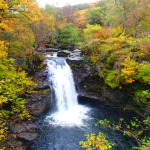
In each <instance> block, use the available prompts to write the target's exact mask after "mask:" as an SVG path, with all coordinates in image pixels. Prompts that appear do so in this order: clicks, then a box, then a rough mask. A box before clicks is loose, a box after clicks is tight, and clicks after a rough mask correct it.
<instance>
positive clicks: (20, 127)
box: [10, 125, 26, 133]
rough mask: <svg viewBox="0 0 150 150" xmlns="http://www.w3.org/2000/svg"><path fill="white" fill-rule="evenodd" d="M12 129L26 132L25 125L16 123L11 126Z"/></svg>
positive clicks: (17, 131)
mask: <svg viewBox="0 0 150 150" xmlns="http://www.w3.org/2000/svg"><path fill="white" fill-rule="evenodd" d="M10 130H11V131H13V132H14V133H22V132H25V131H26V129H25V127H24V126H23V125H15V126H12V127H10Z"/></svg>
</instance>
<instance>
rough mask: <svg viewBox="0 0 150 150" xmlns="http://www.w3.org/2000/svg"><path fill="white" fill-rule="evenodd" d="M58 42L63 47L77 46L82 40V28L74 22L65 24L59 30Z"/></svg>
mask: <svg viewBox="0 0 150 150" xmlns="http://www.w3.org/2000/svg"><path fill="white" fill-rule="evenodd" d="M57 38H58V43H59V44H60V47H61V48H69V49H73V48H75V47H76V46H77V45H78V43H79V42H80V41H81V38H80V30H79V29H78V28H76V27H75V26H74V25H73V24H72V23H68V24H64V25H63V26H62V27H61V28H60V29H59V32H58V37H57Z"/></svg>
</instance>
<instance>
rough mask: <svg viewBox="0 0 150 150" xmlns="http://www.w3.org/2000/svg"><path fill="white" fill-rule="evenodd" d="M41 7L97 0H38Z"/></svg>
mask: <svg viewBox="0 0 150 150" xmlns="http://www.w3.org/2000/svg"><path fill="white" fill-rule="evenodd" d="M36 1H37V2H38V4H39V6H40V7H44V6H45V5H46V4H50V5H55V6H58V7H62V6H65V5H66V4H70V5H75V4H82V3H89V2H95V1H97V0H36Z"/></svg>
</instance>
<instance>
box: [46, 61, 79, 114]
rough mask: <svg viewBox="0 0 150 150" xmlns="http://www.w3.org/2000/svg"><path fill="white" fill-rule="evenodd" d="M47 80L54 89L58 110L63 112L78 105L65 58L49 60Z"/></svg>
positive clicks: (70, 72)
mask: <svg viewBox="0 0 150 150" xmlns="http://www.w3.org/2000/svg"><path fill="white" fill-rule="evenodd" d="M47 65H48V70H49V81H50V83H51V89H53V91H54V97H55V101H56V107H57V111H58V112H63V111H67V110H69V109H71V107H73V106H76V105H78V102H77V93H76V90H75V86H74V81H73V75H72V71H71V69H70V67H69V65H68V64H67V63H66V61H65V60H61V61H60V59H59V61H58V60H57V59H55V61H54V60H49V61H48V63H47Z"/></svg>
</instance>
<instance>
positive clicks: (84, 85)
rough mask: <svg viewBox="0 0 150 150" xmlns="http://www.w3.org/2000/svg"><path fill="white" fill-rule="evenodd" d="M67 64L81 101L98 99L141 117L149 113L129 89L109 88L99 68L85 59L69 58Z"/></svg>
mask: <svg viewBox="0 0 150 150" xmlns="http://www.w3.org/2000/svg"><path fill="white" fill-rule="evenodd" d="M67 63H68V64H69V65H70V66H71V68H72V72H73V75H74V80H75V84H76V89H77V91H78V94H79V99H80V98H83V97H84V100H86V98H90V99H97V100H99V101H100V102H103V103H105V104H107V105H110V106H112V107H115V108H121V109H126V110H131V111H134V112H136V113H138V114H140V115H143V112H145V113H147V112H148V110H149V109H148V107H149V106H146V105H144V104H138V103H137V102H136V101H134V100H133V97H132V96H131V95H129V94H128V92H127V87H124V88H123V89H119V88H114V89H112V88H111V87H109V86H107V85H106V84H105V83H104V79H103V78H100V76H99V75H98V71H97V68H96V67H94V66H92V65H91V64H90V63H89V62H88V61H86V56H85V57H80V59H79V57H78V59H76V57H72V58H71V59H70V58H69V57H68V59H67Z"/></svg>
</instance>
